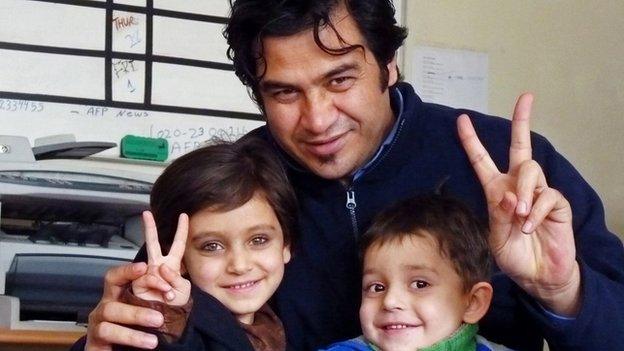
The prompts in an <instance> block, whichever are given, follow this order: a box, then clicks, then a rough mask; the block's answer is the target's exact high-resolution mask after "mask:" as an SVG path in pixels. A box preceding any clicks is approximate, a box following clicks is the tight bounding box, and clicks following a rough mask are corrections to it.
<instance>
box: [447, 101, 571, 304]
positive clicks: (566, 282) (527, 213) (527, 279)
mask: <svg viewBox="0 0 624 351" xmlns="http://www.w3.org/2000/svg"><path fill="white" fill-rule="evenodd" d="M532 103H533V96H532V95H530V94H524V95H522V96H520V97H519V98H518V102H517V103H516V107H515V110H514V114H513V119H512V125H511V145H510V148H509V170H508V172H507V173H501V172H500V171H499V170H498V168H497V167H496V165H495V164H494V161H492V159H491V157H490V155H489V154H488V152H487V150H486V149H485V148H484V147H483V145H482V144H481V142H480V140H479V138H478V137H477V134H476V132H475V130H474V127H473V126H472V123H471V122H470V119H469V117H468V116H467V115H461V116H460V117H459V118H458V120H457V127H458V132H459V138H460V139H461V143H462V145H463V147H464V150H465V151H466V154H467V155H468V158H469V159H470V162H471V164H472V167H473V168H474V170H475V172H476V174H477V177H478V178H479V181H480V182H481V185H482V186H483V190H484V192H485V196H486V199H487V206H488V213H489V222H490V235H489V238H488V241H489V246H490V250H491V251H492V255H493V256H494V258H495V260H496V263H497V264H498V266H499V267H500V269H501V270H502V271H503V272H504V273H505V274H507V275H508V276H509V277H510V278H511V279H513V280H514V281H515V282H516V283H517V284H518V285H519V286H520V287H521V288H522V289H524V290H525V291H526V292H527V293H529V294H530V295H531V296H533V297H535V298H536V299H537V300H538V301H539V302H540V303H541V304H543V305H544V306H545V307H546V308H548V309H550V310H551V311H552V312H554V313H558V314H561V315H575V314H576V313H577V312H578V309H579V306H580V272H579V266H578V263H577V262H576V259H575V246H574V235H573V229H572V210H571V208H570V204H569V203H568V201H567V200H566V199H565V198H564V197H563V196H562V195H561V193H559V192H558V191H557V190H555V189H553V188H550V187H548V184H547V183H546V178H545V176H544V173H543V171H542V169H541V167H540V166H539V164H538V163H537V162H535V161H534V160H532V151H531V131H530V126H529V120H530V114H531V106H532Z"/></svg>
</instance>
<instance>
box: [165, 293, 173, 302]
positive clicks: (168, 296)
mask: <svg viewBox="0 0 624 351" xmlns="http://www.w3.org/2000/svg"><path fill="white" fill-rule="evenodd" d="M174 298H175V294H174V293H173V291H171V290H169V291H167V292H166V293H165V299H167V300H169V301H171V300H173V299H174Z"/></svg>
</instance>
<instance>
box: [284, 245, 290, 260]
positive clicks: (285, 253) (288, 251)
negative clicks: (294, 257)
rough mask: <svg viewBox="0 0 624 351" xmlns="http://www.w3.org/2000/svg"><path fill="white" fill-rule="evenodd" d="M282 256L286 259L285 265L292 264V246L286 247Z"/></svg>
mask: <svg viewBox="0 0 624 351" xmlns="http://www.w3.org/2000/svg"><path fill="white" fill-rule="evenodd" d="M282 256H283V257H284V264H286V263H288V262H290V258H291V254H290V245H284V248H283V251H282Z"/></svg>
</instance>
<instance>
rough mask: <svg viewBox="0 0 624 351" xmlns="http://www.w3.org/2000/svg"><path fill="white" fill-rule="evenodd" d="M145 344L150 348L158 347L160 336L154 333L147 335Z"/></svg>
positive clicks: (144, 340)
mask: <svg viewBox="0 0 624 351" xmlns="http://www.w3.org/2000/svg"><path fill="white" fill-rule="evenodd" d="M143 346H145V347H146V348H149V349H153V348H156V346H158V338H156V337H155V336H154V335H150V336H146V337H145V338H143Z"/></svg>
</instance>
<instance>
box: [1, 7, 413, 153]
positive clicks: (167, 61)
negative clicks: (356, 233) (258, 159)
mask: <svg viewBox="0 0 624 351" xmlns="http://www.w3.org/2000/svg"><path fill="white" fill-rule="evenodd" d="M395 7H396V9H397V18H398V19H399V22H402V21H401V14H402V11H403V1H402V0H397V1H395ZM229 9H230V5H229V1H228V0H201V1H199V0H197V1H195V0H193V1H190V0H71V1H70V0H2V1H0V122H1V123H2V128H1V129H0V134H4V135H23V136H27V137H28V138H29V139H30V141H31V144H34V143H35V139H37V138H41V137H47V136H52V135H58V134H73V135H75V137H76V140H77V141H104V142H115V143H118V144H119V142H120V140H121V138H122V137H123V136H125V135H128V134H131V135H138V136H146V137H162V138H166V139H168V141H169V157H170V159H172V158H175V157H177V156H179V155H181V154H184V153H186V152H188V151H191V150H193V149H195V148H197V147H198V146H199V145H200V144H201V143H203V142H204V141H206V140H210V139H212V138H215V137H216V138H220V139H225V140H235V139H237V138H239V137H240V136H242V135H244V134H245V133H247V132H249V131H250V130H253V129H254V128H256V127H258V126H260V125H263V124H264V122H263V121H262V120H261V115H260V112H259V110H258V108H257V106H256V105H255V104H254V103H253V101H252V100H251V98H250V97H249V94H248V92H247V90H246V88H245V87H244V86H243V85H242V84H241V83H240V81H239V80H238V78H237V77H236V75H235V74H234V71H233V66H232V65H231V62H230V61H229V60H228V59H227V57H226V50H227V43H226V41H225V39H224V38H223V35H222V30H223V28H224V25H225V23H226V20H227V16H228V15H229ZM118 155H119V150H118V148H115V149H110V150H108V151H105V152H103V153H100V154H99V156H105V157H117V156H118Z"/></svg>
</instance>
